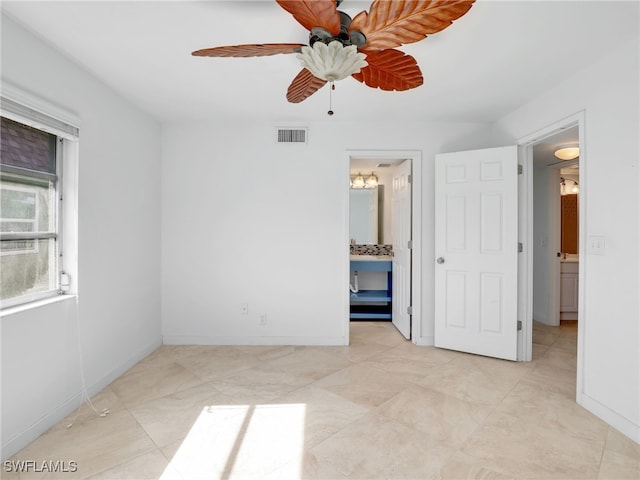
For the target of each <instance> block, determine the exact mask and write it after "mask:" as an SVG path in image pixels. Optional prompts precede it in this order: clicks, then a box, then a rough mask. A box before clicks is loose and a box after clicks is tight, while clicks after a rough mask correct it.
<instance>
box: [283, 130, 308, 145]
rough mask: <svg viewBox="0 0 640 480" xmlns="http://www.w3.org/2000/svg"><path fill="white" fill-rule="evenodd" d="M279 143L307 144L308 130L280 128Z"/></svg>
mask: <svg viewBox="0 0 640 480" xmlns="http://www.w3.org/2000/svg"><path fill="white" fill-rule="evenodd" d="M278 143H307V129H306V128H278Z"/></svg>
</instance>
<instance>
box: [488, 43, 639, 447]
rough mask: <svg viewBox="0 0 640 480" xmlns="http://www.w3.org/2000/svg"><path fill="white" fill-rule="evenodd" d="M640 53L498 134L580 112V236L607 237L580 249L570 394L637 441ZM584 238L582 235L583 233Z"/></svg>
mask: <svg viewBox="0 0 640 480" xmlns="http://www.w3.org/2000/svg"><path fill="white" fill-rule="evenodd" d="M639 59H640V52H639V41H638V39H636V40H635V41H634V42H630V43H628V44H625V45H623V46H621V47H620V48H619V49H617V50H616V51H614V52H612V53H611V54H609V55H608V56H607V57H605V58H603V59H602V60H601V61H599V62H597V63H595V64H594V65H593V66H592V67H590V68H589V69H586V70H584V71H581V72H577V73H576V75H575V76H574V77H573V78H571V79H570V80H568V81H566V82H564V83H562V84H560V85H558V86H557V87H556V88H555V89H553V90H551V91H549V92H547V93H545V94H544V95H542V96H540V97H539V98H537V99H535V100H533V101H531V102H530V103H528V104H526V105H524V106H523V107H522V108H520V109H518V110H517V111H515V112H513V113H511V114H510V115H508V116H506V117H504V118H503V119H502V120H501V121H500V122H499V124H498V126H499V127H500V128H501V129H502V130H503V131H504V132H505V137H504V138H505V141H516V140H517V139H518V138H524V137H525V136H528V135H530V134H532V133H534V132H535V131H537V130H539V129H542V128H544V127H546V126H547V125H551V124H553V123H554V122H557V121H559V120H561V119H563V118H566V117H568V116H570V115H573V114H574V113H576V112H578V111H581V110H584V111H585V114H586V125H585V132H586V133H585V137H586V138H585V139H584V141H585V146H586V150H585V151H584V152H581V155H580V175H581V178H582V181H581V185H580V188H581V201H582V202H583V204H584V206H585V207H584V208H585V209H586V217H585V218H581V224H582V225H583V229H584V232H585V236H586V239H588V238H589V237H590V236H592V235H602V236H604V237H605V242H606V245H605V255H593V254H590V253H589V252H588V251H586V252H583V253H582V256H581V260H580V268H581V269H582V270H584V272H585V282H584V283H585V285H584V287H583V288H584V290H583V292H584V304H583V305H584V308H583V309H582V310H581V316H580V328H581V335H582V340H583V343H582V345H581V344H580V343H579V352H578V354H579V356H581V359H579V361H582V362H583V367H584V369H583V370H584V378H582V379H579V380H581V382H579V385H580V383H581V384H582V387H583V390H582V391H579V392H578V400H579V401H580V403H582V404H583V405H584V406H585V407H587V408H588V409H589V410H591V411H592V412H594V413H595V414H596V415H598V416H600V417H602V418H604V419H605V420H606V421H608V422H609V423H611V424H613V425H614V426H616V427H617V428H618V429H619V430H621V431H623V432H624V433H626V434H627V435H628V436H630V437H632V438H634V439H635V440H636V441H637V442H639V441H640V418H639V416H640V394H639V392H640V357H639V351H640V345H639V343H640V330H639V329H640V327H639V322H638V318H639V317H640V311H639V310H640V309H639V304H638V293H639V291H640V281H639V272H638V265H639V256H640V255H639V254H640V251H639V250H640V238H639V225H638V224H639V218H638V214H637V212H638V205H639V196H638V191H639V189H640V184H639V183H640V182H639V175H638V158H639V156H640V149H639V145H638V132H639V131H640V121H639V120H640V115H639V109H638V105H640V93H639V89H640V87H639V85H640V78H639V72H640V65H639ZM584 239H585V238H583V240H584Z"/></svg>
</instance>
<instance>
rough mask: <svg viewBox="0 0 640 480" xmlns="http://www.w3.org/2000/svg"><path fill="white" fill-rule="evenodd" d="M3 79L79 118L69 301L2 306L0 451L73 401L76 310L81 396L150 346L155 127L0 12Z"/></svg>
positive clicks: (155, 310) (19, 443)
mask: <svg viewBox="0 0 640 480" xmlns="http://www.w3.org/2000/svg"><path fill="white" fill-rule="evenodd" d="M2 81H3V82H10V83H11V84H13V85H15V86H18V87H19V88H20V89H22V90H24V91H25V92H26V93H28V94H30V95H33V96H37V97H38V98H41V99H42V100H43V101H45V102H48V103H51V104H54V105H57V106H59V107H61V108H63V109H66V110H68V111H70V112H71V113H73V114H74V115H75V116H77V117H79V118H80V121H81V124H80V143H79V199H78V202H79V212H78V215H79V218H78V241H79V252H78V257H79V275H78V277H79V278H77V279H75V280H76V281H78V282H79V283H78V287H79V289H78V292H79V296H78V297H77V298H78V303H77V304H76V298H68V299H66V300H65V301H62V302H57V303H50V304H47V305H44V306H41V307H39V308H36V309H31V310H27V311H19V312H13V313H11V312H9V313H7V312H3V316H2V318H1V319H0V321H1V334H2V335H1V336H2V458H3V459H5V458H6V457H8V456H10V455H11V454H13V453H15V452H16V451H17V450H19V449H20V448H22V447H23V446H24V445H26V444H27V443H29V442H30V441H31V440H33V439H35V438H36V437H37V436H38V435H39V434H40V433H42V432H43V431H45V430H46V429H47V428H49V427H50V426H51V425H53V424H54V423H56V422H57V421H59V420H60V419H62V418H63V417H64V415H66V414H67V413H69V412H70V411H71V410H73V409H74V408H75V407H77V406H78V402H79V399H80V396H79V394H80V385H81V382H80V365H79V355H78V340H77V339H78V331H77V327H76V325H77V323H76V315H79V325H80V333H81V338H82V345H81V347H82V352H83V355H84V369H85V374H86V384H87V386H88V389H89V391H90V393H96V392H97V391H99V390H100V389H102V388H103V387H104V386H105V385H107V384H108V383H110V382H111V381H112V380H113V379H115V378H116V377H117V376H118V375H120V374H121V373H123V372H124V371H125V370H126V369H127V368H129V367H130V366H131V365H133V364H134V363H136V362H137V361H138V360H140V359H141V358H143V357H144V356H145V355H146V354H148V353H149V352H151V351H152V350H154V349H155V348H156V347H157V346H158V345H160V343H161V337H160V321H159V318H160V281H159V279H160V262H159V260H160V240H159V239H160V175H159V160H160V149H159V147H160V128H159V125H158V124H157V123H156V122H155V121H154V120H152V119H151V118H150V117H148V116H147V115H145V114H144V113H142V112H141V111H140V110H138V109H137V108H136V107H134V106H132V105H131V104H130V103H128V102H127V101H126V100H124V99H123V98H121V97H120V96H118V95H117V94H116V93H115V92H113V91H112V90H110V89H108V88H107V87H106V86H105V85H104V84H102V83H101V82H100V81H99V80H98V79H96V78H95V77H93V76H92V75H90V74H89V73H87V72H86V71H84V70H83V69H82V68H80V67H78V66H77V65H75V64H74V63H72V62H71V61H69V60H68V59H66V58H65V57H63V56H62V55H61V54H60V53H58V52H57V51H55V50H53V49H52V48H50V47H49V46H47V45H46V44H44V43H43V42H41V41H40V40H39V39H37V38H36V37H35V36H33V35H31V34H30V33H28V32H27V31H25V30H24V29H22V28H21V27H19V26H18V25H17V24H15V23H14V22H12V21H11V20H10V19H8V18H6V17H5V16H3V18H2ZM77 305H79V306H80V309H79V310H78V308H77Z"/></svg>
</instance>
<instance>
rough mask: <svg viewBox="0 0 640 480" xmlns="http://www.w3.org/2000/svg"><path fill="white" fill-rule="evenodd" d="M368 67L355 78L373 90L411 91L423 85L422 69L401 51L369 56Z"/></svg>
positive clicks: (355, 74) (389, 51)
mask: <svg viewBox="0 0 640 480" xmlns="http://www.w3.org/2000/svg"><path fill="white" fill-rule="evenodd" d="M367 63H368V64H369V65H368V66H366V67H364V68H363V69H362V70H360V72H358V73H354V74H353V75H352V77H353V78H355V79H356V80H358V81H359V82H363V83H364V84H365V85H367V86H369V87H371V88H380V89H382V90H409V89H411V88H416V87H419V86H420V85H422V83H423V81H424V80H423V78H422V72H421V71H420V67H418V64H417V62H416V60H415V58H413V57H412V56H411V55H407V54H406V53H404V52H401V51H400V50H382V51H380V52H372V53H369V54H367Z"/></svg>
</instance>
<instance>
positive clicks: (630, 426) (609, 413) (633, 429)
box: [578, 394, 640, 444]
mask: <svg viewBox="0 0 640 480" xmlns="http://www.w3.org/2000/svg"><path fill="white" fill-rule="evenodd" d="M578 403H579V404H580V405H582V406H583V407H584V408H586V409H587V410H589V411H590V412H591V413H593V414H594V415H595V416H596V417H598V418H600V419H601V420H603V421H605V422H606V423H608V424H609V425H611V426H612V427H613V428H615V429H616V430H618V431H619V432H620V433H622V434H624V435H626V436H627V437H629V438H630V439H631V440H633V441H634V442H636V443H638V444H640V425H636V424H634V423H633V422H632V421H630V420H629V419H627V418H625V417H623V416H622V415H620V414H618V413H616V412H614V411H613V410H611V409H610V408H609V407H607V406H605V405H603V404H602V403H600V402H598V401H597V400H594V399H593V398H591V397H589V396H587V395H585V394H582V396H581V397H580V398H579V401H578Z"/></svg>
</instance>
